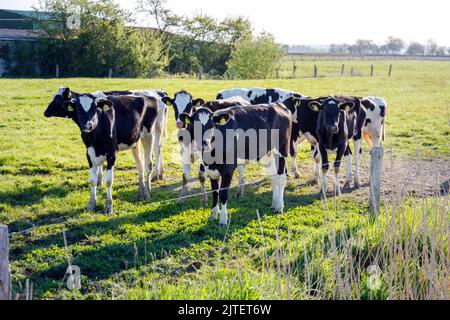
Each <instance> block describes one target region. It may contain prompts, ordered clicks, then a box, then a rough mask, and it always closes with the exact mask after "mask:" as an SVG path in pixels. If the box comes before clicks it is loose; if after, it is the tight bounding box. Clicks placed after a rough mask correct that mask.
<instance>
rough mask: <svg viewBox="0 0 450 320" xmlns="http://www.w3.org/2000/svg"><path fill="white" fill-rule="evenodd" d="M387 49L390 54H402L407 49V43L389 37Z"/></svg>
mask: <svg viewBox="0 0 450 320" xmlns="http://www.w3.org/2000/svg"><path fill="white" fill-rule="evenodd" d="M386 47H387V49H388V52H389V53H390V54H394V53H400V52H401V51H402V49H403V48H404V47H405V42H404V41H403V40H402V39H400V38H395V37H392V36H391V37H389V38H388V39H387V41H386Z"/></svg>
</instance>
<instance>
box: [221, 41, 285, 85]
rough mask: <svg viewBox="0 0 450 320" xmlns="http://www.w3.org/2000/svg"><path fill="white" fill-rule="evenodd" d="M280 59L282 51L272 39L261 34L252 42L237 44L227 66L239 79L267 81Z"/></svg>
mask: <svg viewBox="0 0 450 320" xmlns="http://www.w3.org/2000/svg"><path fill="white" fill-rule="evenodd" d="M282 57H283V50H282V48H281V47H280V45H278V44H277V43H275V39H274V37H273V36H272V35H270V34H268V33H261V34H259V35H258V36H257V37H255V38H254V39H252V40H244V41H241V42H239V43H238V44H237V45H236V48H235V50H234V51H233V52H232V54H231V59H230V60H229V61H228V63H227V66H228V70H230V69H234V71H235V75H236V77H238V78H241V79H267V78H270V77H272V76H273V75H274V72H275V69H276V66H277V65H278V64H279V62H280V60H281V58H282Z"/></svg>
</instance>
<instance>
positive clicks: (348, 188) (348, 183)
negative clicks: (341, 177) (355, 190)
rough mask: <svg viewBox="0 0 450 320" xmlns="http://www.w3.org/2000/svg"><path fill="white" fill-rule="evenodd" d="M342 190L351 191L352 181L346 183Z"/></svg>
mask: <svg viewBox="0 0 450 320" xmlns="http://www.w3.org/2000/svg"><path fill="white" fill-rule="evenodd" d="M342 189H344V190H350V189H351V188H350V181H347V182H345V183H344V186H343V187H342Z"/></svg>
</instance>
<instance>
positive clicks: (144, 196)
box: [139, 193, 150, 201]
mask: <svg viewBox="0 0 450 320" xmlns="http://www.w3.org/2000/svg"><path fill="white" fill-rule="evenodd" d="M148 199H150V195H149V194H146V193H144V194H140V195H139V201H143V200H148Z"/></svg>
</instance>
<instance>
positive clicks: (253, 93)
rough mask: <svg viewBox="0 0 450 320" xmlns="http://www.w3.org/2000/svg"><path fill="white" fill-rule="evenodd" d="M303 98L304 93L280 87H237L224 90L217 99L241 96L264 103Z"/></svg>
mask: <svg viewBox="0 0 450 320" xmlns="http://www.w3.org/2000/svg"><path fill="white" fill-rule="evenodd" d="M291 96H293V97H296V98H302V97H303V95H302V94H300V93H298V92H295V91H289V90H284V89H279V88H236V89H227V90H222V91H220V92H219V93H218V94H217V99H227V98H231V97H241V98H243V99H244V100H246V101H247V102H249V103H250V104H252V105H257V104H264V103H278V102H283V101H284V100H286V99H287V98H289V97H291Z"/></svg>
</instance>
